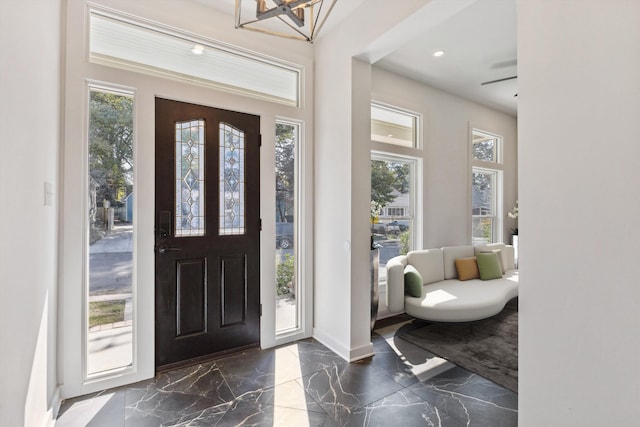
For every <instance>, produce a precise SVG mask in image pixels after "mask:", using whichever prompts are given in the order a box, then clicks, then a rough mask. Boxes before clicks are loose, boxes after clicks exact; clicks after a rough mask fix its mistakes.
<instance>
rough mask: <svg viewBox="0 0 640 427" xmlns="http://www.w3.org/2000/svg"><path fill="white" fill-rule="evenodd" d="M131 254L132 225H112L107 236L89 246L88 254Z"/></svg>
mask: <svg viewBox="0 0 640 427" xmlns="http://www.w3.org/2000/svg"><path fill="white" fill-rule="evenodd" d="M122 252H133V225H131V224H126V225H114V226H113V228H112V229H111V231H109V234H108V235H106V236H105V237H104V238H102V239H100V240H98V241H97V242H96V243H94V244H93V245H91V246H89V253H90V254H104V253H122Z"/></svg>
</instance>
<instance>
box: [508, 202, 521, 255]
mask: <svg viewBox="0 0 640 427" xmlns="http://www.w3.org/2000/svg"><path fill="white" fill-rule="evenodd" d="M507 215H508V216H509V218H513V219H515V220H516V227H515V228H512V229H511V244H512V245H513V248H514V250H515V261H516V268H517V267H518V215H519V211H518V200H516V205H515V206H514V207H513V209H511V211H510V212H508V213H507Z"/></svg>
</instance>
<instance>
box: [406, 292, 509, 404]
mask: <svg viewBox="0 0 640 427" xmlns="http://www.w3.org/2000/svg"><path fill="white" fill-rule="evenodd" d="M396 337H399V338H401V339H403V340H405V341H407V342H410V343H412V344H414V345H417V346H419V347H421V348H423V349H425V350H427V351H429V352H431V353H433V354H435V355H436V356H439V357H442V358H443V359H446V360H448V361H449V362H451V363H454V364H456V365H458V366H460V367H462V368H465V369H467V370H468V371H471V372H473V373H476V374H478V375H480V376H482V377H485V378H487V379H489V380H491V381H493V382H494V383H496V384H499V385H501V386H503V387H505V388H507V389H509V390H511V391H513V392H516V393H517V392H518V299H517V298H515V299H513V300H511V301H509V303H507V305H506V306H505V307H504V309H503V310H502V311H501V312H500V313H499V314H497V315H495V316H493V317H490V318H488V319H484V320H478V321H475V322H465V323H427V322H424V321H419V320H415V321H414V322H413V323H412V324H408V325H405V326H403V327H402V328H400V329H399V330H398V332H397V333H396Z"/></svg>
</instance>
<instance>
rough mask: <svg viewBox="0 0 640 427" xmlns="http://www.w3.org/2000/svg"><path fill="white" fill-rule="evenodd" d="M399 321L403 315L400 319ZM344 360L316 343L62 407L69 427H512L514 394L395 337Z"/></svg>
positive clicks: (239, 358) (162, 377)
mask: <svg viewBox="0 0 640 427" xmlns="http://www.w3.org/2000/svg"><path fill="white" fill-rule="evenodd" d="M400 320H404V319H400ZM382 323H383V324H384V323H386V324H387V325H388V326H384V327H380V328H377V329H376V331H375V333H374V335H373V339H372V340H373V345H374V349H375V356H373V357H371V358H368V359H366V360H363V361H360V362H356V363H347V362H346V361H344V360H343V359H342V358H340V357H339V356H337V355H335V354H334V353H333V352H331V351H330V350H328V349H327V348H326V347H324V346H323V345H322V344H320V343H319V342H317V341H315V340H313V339H307V340H303V341H298V342H295V343H292V344H289V345H285V346H282V347H278V348H275V349H269V350H258V349H255V350H249V351H245V352H242V353H240V354H235V355H231V356H226V357H222V358H219V359H215V360H212V361H208V362H205V363H200V364H198V365H193V366H189V367H184V368H180V369H176V370H172V371H168V372H163V373H159V374H158V375H156V377H155V378H153V379H150V380H146V381H142V382H139V383H136V384H131V385H128V386H125V387H120V388H115V389H110V390H106V391H102V392H100V393H95V394H91V395H87V396H82V397H78V398H74V399H69V400H67V401H65V402H63V404H62V407H61V408H60V412H59V415H58V419H57V421H56V426H57V427H67V426H109V427H111V426H286V427H290V426H394V425H395V426H403V427H410V426H443V427H448V426H452V427H453V426H481V427H486V426H491V427H500V426H505V427H507V426H516V425H517V415H518V410H517V403H518V396H517V394H515V393H513V392H511V391H509V390H506V389H504V388H502V387H500V386H498V385H496V384H494V383H492V382H490V381H488V380H486V379H484V378H482V377H480V376H478V375H475V374H473V373H470V372H468V371H466V370H464V369H462V368H459V367H457V366H455V365H453V364H451V363H449V362H447V361H445V360H443V359H440V358H438V357H436V356H434V355H432V354H430V353H428V352H426V351H425V350H423V349H421V348H419V347H417V346H414V345H412V344H410V343H408V342H406V341H404V340H401V339H398V338H396V337H395V332H396V330H397V329H398V328H399V327H401V326H403V325H408V326H409V327H410V326H411V323H410V321H407V320H405V321H401V322H398V323H391V324H389V322H388V321H387V322H382Z"/></svg>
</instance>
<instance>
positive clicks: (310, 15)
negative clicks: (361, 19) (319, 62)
mask: <svg viewBox="0 0 640 427" xmlns="http://www.w3.org/2000/svg"><path fill="white" fill-rule="evenodd" d="M337 1H338V0H244V1H243V0H236V14H235V15H236V28H243V29H245V30H252V31H258V32H261V33H266V34H271V35H273V36H279V37H287V38H292V39H298V40H305V41H308V42H311V43H313V42H314V40H315V39H316V38H317V37H318V33H319V32H320V30H321V29H322V27H323V25H324V23H325V22H326V20H327V17H328V16H329V13H331V10H333V7H334V6H335V4H336V2H337ZM325 2H326V4H325ZM243 3H244V7H243ZM253 6H255V7H253ZM271 18H276V19H271Z"/></svg>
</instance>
